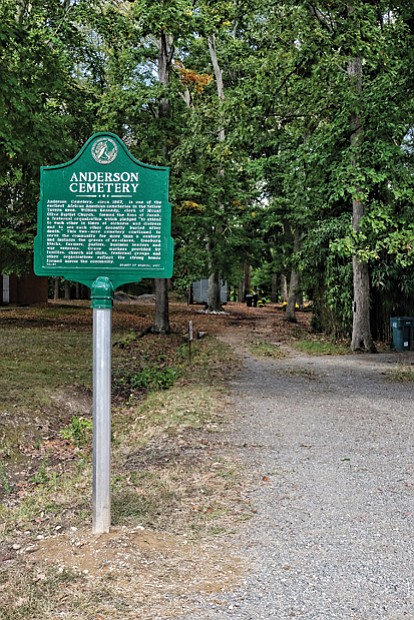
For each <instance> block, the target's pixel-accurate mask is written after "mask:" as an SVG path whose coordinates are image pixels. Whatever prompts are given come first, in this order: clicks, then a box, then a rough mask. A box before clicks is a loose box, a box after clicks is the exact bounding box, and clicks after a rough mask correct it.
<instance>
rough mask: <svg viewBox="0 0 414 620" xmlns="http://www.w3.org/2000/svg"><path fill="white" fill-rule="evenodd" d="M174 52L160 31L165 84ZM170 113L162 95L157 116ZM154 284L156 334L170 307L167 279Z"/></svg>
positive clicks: (163, 328) (164, 329) (166, 325)
mask: <svg viewBox="0 0 414 620" xmlns="http://www.w3.org/2000/svg"><path fill="white" fill-rule="evenodd" d="M173 53H174V47H173V39H172V37H171V36H170V35H168V34H165V33H162V34H161V36H160V38H159V41H158V81H159V82H160V84H162V85H163V86H167V85H168V82H169V79H170V69H171V62H172V56H173ZM169 115H170V102H169V100H168V99H167V98H165V97H162V98H161V99H160V100H159V102H158V117H159V118H160V119H163V118H168V116H169ZM163 149H164V159H165V160H166V161H167V158H168V148H167V144H164V145H163ZM154 284H155V320H154V326H153V332H154V333H156V334H169V333H171V326H170V309H169V304H168V284H169V283H168V280H166V279H164V278H157V279H155V280H154Z"/></svg>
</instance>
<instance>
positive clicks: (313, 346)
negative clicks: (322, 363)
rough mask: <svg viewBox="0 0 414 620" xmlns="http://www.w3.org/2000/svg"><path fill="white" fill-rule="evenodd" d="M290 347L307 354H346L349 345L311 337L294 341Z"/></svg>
mask: <svg viewBox="0 0 414 620" xmlns="http://www.w3.org/2000/svg"><path fill="white" fill-rule="evenodd" d="M292 347H293V348H294V349H296V350H297V351H301V352H302V353H306V354H307V355H346V354H347V353H349V345H346V344H343V343H336V342H331V341H329V340H321V339H318V340H316V339H313V338H312V339H310V338H306V339H302V340H297V341H294V342H292Z"/></svg>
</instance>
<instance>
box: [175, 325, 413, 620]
mask: <svg viewBox="0 0 414 620" xmlns="http://www.w3.org/2000/svg"><path fill="white" fill-rule="evenodd" d="M267 326H268V324H267ZM258 329H259V330H260V329H261V330H262V336H263V337H266V323H265V322H263V324H262V325H261V326H260V325H259V328H258ZM267 335H268V336H269V337H270V334H269V333H268V334H267ZM245 336H246V334H244V338H245ZM222 337H223V338H225V339H226V340H227V341H228V342H229V343H230V344H231V345H232V346H233V347H235V348H236V349H237V351H238V352H239V354H241V356H242V357H243V360H244V364H243V369H242V370H241V371H240V373H239V374H238V376H237V377H236V378H235V380H234V381H233V382H232V384H231V388H232V395H233V398H234V402H235V406H236V410H237V412H238V413H237V414H236V415H235V417H234V420H233V422H232V425H231V428H230V429H229V439H230V443H231V445H232V446H233V450H234V453H235V454H236V455H237V457H238V458H240V459H241V460H242V462H243V463H244V466H245V468H246V476H247V477H248V478H249V483H250V489H251V491H250V497H251V501H252V503H253V505H254V508H255V510H256V511H257V512H256V515H255V516H254V517H253V518H252V519H251V520H250V521H249V523H248V524H247V526H246V527H245V528H244V529H243V531H242V532H240V533H239V534H238V535H237V536H236V537H234V539H233V541H232V547H233V551H234V553H235V554H236V555H238V556H239V557H240V558H241V559H242V561H243V562H244V565H245V567H246V569H247V573H246V578H245V579H244V581H243V583H241V584H240V587H236V588H235V589H234V590H232V591H230V592H223V593H222V594H221V595H217V594H215V595H213V596H205V597H201V598H199V599H198V601H197V612H194V613H192V614H191V615H188V614H187V615H183V616H182V618H183V620H184V619H185V620H209V619H211V620H219V619H220V620H222V619H225V618H237V619H239V620H248V619H250V620H260V619H264V620H271V619H275V620H285V619H286V620H287V619H290V618H302V619H304V620H320V619H322V618H326V619H329V620H334V619H338V620H339V619H341V620H344V619H351V618H352V619H357V620H375V619H377V618H378V619H380V618H381V619H382V620H402V619H403V618H410V620H411V619H412V618H414V586H413V583H414V579H413V576H414V571H413V567H412V566H413V551H414V543H413V541H414V519H413V513H414V471H413V456H414V450H413V443H414V433H413V409H412V394H413V388H412V384H410V383H396V382H393V381H391V379H390V371H391V369H392V368H394V367H395V365H396V364H397V363H398V362H399V361H400V360H401V358H400V356H398V355H396V354H380V355H376V356H370V355H347V356H338V357H308V356H304V355H298V354H293V353H292V352H291V353H290V354H289V355H288V356H287V357H285V358H283V359H281V360H263V359H257V358H255V357H254V356H252V355H251V354H250V353H248V351H247V350H246V348H245V346H244V340H243V338H241V337H240V336H237V335H236V334H235V333H233V334H231V335H230V334H227V335H223V336H222ZM411 355H412V354H408V356H405V357H404V361H405V362H408V361H410V362H411V361H412V360H411Z"/></svg>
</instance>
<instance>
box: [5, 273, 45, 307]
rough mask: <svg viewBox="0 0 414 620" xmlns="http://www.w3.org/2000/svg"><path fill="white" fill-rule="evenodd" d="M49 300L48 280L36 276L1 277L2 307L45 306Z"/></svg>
mask: <svg viewBox="0 0 414 620" xmlns="http://www.w3.org/2000/svg"><path fill="white" fill-rule="evenodd" d="M47 299H48V281H47V278H44V277H43V278H39V277H38V276H35V275H34V274H28V275H26V276H22V277H18V276H16V275H13V274H12V275H10V276H7V275H1V276H0V306H7V305H9V304H14V305H18V306H30V305H31V304H43V303H44V304H45V303H47Z"/></svg>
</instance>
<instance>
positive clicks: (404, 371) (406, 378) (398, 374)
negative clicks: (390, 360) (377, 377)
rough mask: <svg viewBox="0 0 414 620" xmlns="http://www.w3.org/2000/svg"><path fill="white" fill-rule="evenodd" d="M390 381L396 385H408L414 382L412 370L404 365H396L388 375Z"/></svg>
mask: <svg viewBox="0 0 414 620" xmlns="http://www.w3.org/2000/svg"><path fill="white" fill-rule="evenodd" d="M387 376H388V378H389V379H390V381H395V382H397V383H408V382H410V381H414V368H412V367H411V366H407V365H406V364H398V365H397V366H395V368H393V369H392V370H391V371H390V372H389V373H388V375H387Z"/></svg>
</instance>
